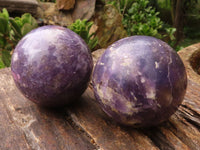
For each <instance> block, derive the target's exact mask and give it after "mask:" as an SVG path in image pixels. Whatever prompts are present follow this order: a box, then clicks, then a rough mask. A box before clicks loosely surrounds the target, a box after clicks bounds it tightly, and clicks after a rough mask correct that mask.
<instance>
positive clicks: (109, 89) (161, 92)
mask: <svg viewBox="0 0 200 150" xmlns="http://www.w3.org/2000/svg"><path fill="white" fill-rule="evenodd" d="M92 82H93V87H94V93H95V97H96V99H97V101H98V102H99V103H100V106H101V107H102V109H103V110H104V111H105V112H106V113H107V114H108V115H109V116H111V117H112V118H113V119H114V120H116V121H117V122H119V123H121V124H124V125H131V126H135V127H149V126H154V125H157V124H159V123H161V122H163V121H165V120H167V119H168V118H169V117H170V116H171V115H172V114H173V113H175V111H176V110H177V109H178V107H179V105H180V104H181V102H182V101H183V98H184V95H185V92H186V87H187V76H186V71H185V67H184V65H183V62H182V60H181V59H180V57H179V56H178V54H177V53H176V52H175V51H174V50H173V49H172V48H171V47H170V46H169V45H168V44H167V43H165V42H163V41H161V40H159V39H156V38H153V37H149V36H132V37H128V38H124V39H121V40H119V41H117V42H115V43H114V44H112V45H111V46H110V47H108V48H107V49H106V51H105V52H104V54H103V55H102V56H101V57H100V58H99V60H98V62H97V64H96V66H95V68H94V72H93V78H92Z"/></svg>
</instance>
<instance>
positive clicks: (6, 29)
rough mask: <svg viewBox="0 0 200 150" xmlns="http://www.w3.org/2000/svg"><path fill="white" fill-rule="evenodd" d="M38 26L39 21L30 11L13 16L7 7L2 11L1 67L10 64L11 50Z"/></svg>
mask: <svg viewBox="0 0 200 150" xmlns="http://www.w3.org/2000/svg"><path fill="white" fill-rule="evenodd" d="M37 26H38V24H37V21H36V20H35V19H34V18H33V17H32V16H31V14H29V13H25V14H23V15H22V16H21V17H15V18H11V17H9V13H8V11H7V10H6V9H5V8H4V9H3V10H2V12H0V68H4V67H9V66H10V59H11V54H10V53H11V51H12V50H13V49H14V48H15V46H16V44H17V43H18V41H19V40H20V39H21V38H22V37H23V36H24V35H26V34H27V33H28V32H29V31H31V30H32V29H34V28H36V27H37Z"/></svg>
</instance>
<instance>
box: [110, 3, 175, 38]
mask: <svg viewBox="0 0 200 150" xmlns="http://www.w3.org/2000/svg"><path fill="white" fill-rule="evenodd" d="M107 3H110V4H113V5H115V6H116V7H117V8H118V9H119V12H120V13H121V14H122V15H123V25H124V28H125V29H126V31H127V34H128V35H129V36H131V35H148V36H154V37H157V38H160V39H167V41H173V40H175V37H174V32H175V31H176V29H175V28H172V27H167V26H165V24H164V22H163V21H161V19H160V18H159V17H158V15H159V12H156V10H155V9H154V8H153V7H152V6H150V5H149V0H118V1H113V0H108V1H107ZM166 37H167V38H166Z"/></svg>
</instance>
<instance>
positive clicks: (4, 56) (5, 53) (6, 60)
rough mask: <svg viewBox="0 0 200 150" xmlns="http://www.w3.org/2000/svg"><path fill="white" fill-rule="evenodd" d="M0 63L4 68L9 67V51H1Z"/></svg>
mask: <svg viewBox="0 0 200 150" xmlns="http://www.w3.org/2000/svg"><path fill="white" fill-rule="evenodd" d="M1 54H2V61H3V63H4V65H5V66H6V67H9V66H10V62H11V55H10V51H8V50H2V53H1Z"/></svg>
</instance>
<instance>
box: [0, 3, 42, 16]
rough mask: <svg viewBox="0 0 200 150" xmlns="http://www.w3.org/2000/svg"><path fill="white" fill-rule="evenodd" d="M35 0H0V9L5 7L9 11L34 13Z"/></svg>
mask: <svg viewBox="0 0 200 150" xmlns="http://www.w3.org/2000/svg"><path fill="white" fill-rule="evenodd" d="M37 7H38V2H37V0H0V10H1V9H2V8H6V9H7V10H8V11H10V12H19V13H32V14H36V11H37Z"/></svg>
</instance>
